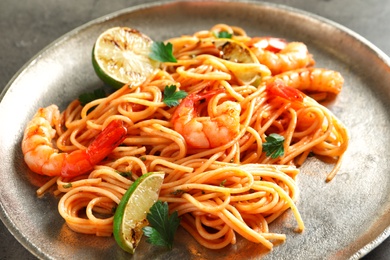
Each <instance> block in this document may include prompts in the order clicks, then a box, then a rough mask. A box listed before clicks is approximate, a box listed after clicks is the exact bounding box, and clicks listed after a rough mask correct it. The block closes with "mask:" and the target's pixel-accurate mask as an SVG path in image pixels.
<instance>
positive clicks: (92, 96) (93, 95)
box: [79, 88, 106, 106]
mask: <svg viewBox="0 0 390 260" xmlns="http://www.w3.org/2000/svg"><path fill="white" fill-rule="evenodd" d="M104 97H106V93H105V92H104V89H103V88H99V89H96V90H94V91H93V92H90V93H83V94H81V95H80V96H79V101H80V104H81V105H82V106H85V105H86V104H87V103H89V102H91V101H94V100H96V99H99V98H104Z"/></svg>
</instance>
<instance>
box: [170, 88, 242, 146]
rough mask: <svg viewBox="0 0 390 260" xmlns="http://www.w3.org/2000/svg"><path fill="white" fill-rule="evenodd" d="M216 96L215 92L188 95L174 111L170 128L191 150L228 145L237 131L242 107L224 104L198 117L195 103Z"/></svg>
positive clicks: (230, 103)
mask: <svg viewBox="0 0 390 260" xmlns="http://www.w3.org/2000/svg"><path fill="white" fill-rule="evenodd" d="M212 95H215V92H214V91H209V92H207V93H204V94H198V93H192V94H190V95H188V96H187V97H186V98H185V99H183V101H182V102H181V103H180V105H179V106H178V107H177V108H176V110H175V112H174V114H173V116H172V119H171V120H172V122H173V128H174V130H175V131H177V132H178V133H180V134H181V135H182V136H183V137H184V139H185V141H186V143H187V145H188V146H189V147H192V148H214V147H218V146H221V145H225V144H227V143H228V142H229V141H231V140H233V139H234V138H235V137H236V136H237V135H238V133H239V131H240V113H241V107H240V105H239V104H238V103H236V102H233V101H224V102H223V103H221V104H219V105H218V106H217V107H216V114H215V115H210V116H209V117H199V116H198V111H197V105H198V103H199V102H200V101H201V100H202V99H205V98H209V97H210V96H212Z"/></svg>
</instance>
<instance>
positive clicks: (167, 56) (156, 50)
mask: <svg viewBox="0 0 390 260" xmlns="http://www.w3.org/2000/svg"><path fill="white" fill-rule="evenodd" d="M149 58H151V59H152V60H156V61H161V62H177V60H176V58H175V57H174V56H173V45H172V43H170V42H168V43H167V44H166V45H165V44H164V43H163V42H153V44H152V47H151V53H150V54H149Z"/></svg>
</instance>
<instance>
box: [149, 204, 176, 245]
mask: <svg viewBox="0 0 390 260" xmlns="http://www.w3.org/2000/svg"><path fill="white" fill-rule="evenodd" d="M146 218H147V220H148V221H149V225H150V226H146V227H143V228H142V230H143V232H144V235H145V236H146V237H147V240H146V241H147V242H148V243H150V244H153V245H158V246H164V247H167V248H168V249H170V250H171V249H172V246H173V238H174V235H175V233H176V230H177V228H178V227H179V225H180V218H179V217H178V215H177V211H175V212H173V213H172V214H171V215H170V216H169V208H168V203H167V202H161V201H157V202H156V203H154V204H153V206H152V207H151V208H150V212H149V213H148V214H147V216H146Z"/></svg>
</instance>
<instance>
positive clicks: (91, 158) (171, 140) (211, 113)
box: [21, 24, 349, 250]
mask: <svg viewBox="0 0 390 260" xmlns="http://www.w3.org/2000/svg"><path fill="white" fill-rule="evenodd" d="M118 30H121V33H120V34H118V35H117V36H115V35H114V36H115V37H117V38H115V37H114V36H113V35H111V38H107V37H106V38H105V39H103V40H104V41H103V40H102V42H104V44H106V45H110V44H111V45H112V46H114V47H107V48H116V49H118V51H123V52H124V51H125V50H124V49H125V48H127V45H128V44H126V40H127V39H126V37H138V38H137V39H141V41H140V43H139V44H140V45H143V47H142V48H144V47H145V46H146V47H145V48H146V50H147V53H146V54H145V53H144V54H140V55H141V58H139V60H137V61H131V62H132V63H133V65H134V64H135V65H136V66H133V67H132V68H131V69H128V68H126V66H125V65H123V67H121V68H118V66H119V65H118V64H119V62H118V61H117V60H116V63H115V64H111V65H109V66H111V74H110V73H109V72H107V71H104V72H101V71H100V72H99V73H100V74H101V75H100V76H102V75H103V76H102V78H104V77H105V78H110V77H111V79H112V78H114V77H113V76H112V75H113V74H115V73H116V72H115V71H116V70H117V71H118V73H119V74H120V71H121V70H123V69H125V70H127V71H128V72H129V73H127V74H128V75H130V80H124V81H123V82H121V81H120V80H119V78H120V77H119V76H118V77H116V78H114V79H115V81H116V83H118V82H119V85H118V84H117V85H115V86H114V87H112V88H111V91H107V90H106V91H105V92H104V90H103V93H102V94H103V95H100V96H97V97H95V98H91V99H89V100H87V101H85V100H82V98H81V96H80V98H77V97H75V99H74V100H73V101H71V102H70V103H69V105H68V106H67V107H66V108H65V109H64V110H63V111H60V109H59V108H58V107H57V105H55V104H52V105H50V106H48V107H44V108H40V109H39V110H38V111H37V113H36V114H35V115H34V116H33V118H32V119H31V121H30V122H29V123H28V124H27V126H26V129H25V132H24V137H23V140H22V144H21V145H22V150H23V154H24V160H25V162H26V164H27V165H28V167H29V168H30V169H31V170H32V171H33V172H35V173H37V174H42V175H47V176H50V177H48V182H47V183H46V184H45V185H43V186H42V187H40V188H39V189H38V191H37V192H38V195H41V194H43V193H45V192H47V191H49V190H50V191H52V192H53V194H54V195H55V196H58V198H59V203H58V211H59V214H60V215H61V216H62V218H63V219H64V221H65V222H66V224H67V225H68V226H69V228H70V229H72V230H73V231H75V232H79V233H85V234H92V235H96V236H111V235H112V234H113V221H114V214H115V209H116V208H117V206H118V204H119V203H120V201H121V199H122V197H123V196H124V194H125V193H126V191H127V190H128V189H129V187H130V186H131V185H132V184H133V183H134V182H135V181H136V180H137V179H138V178H140V177H141V176H142V175H145V174H147V173H149V172H162V173H164V179H163V183H162V185H161V189H160V190H159V193H158V200H159V201H161V202H164V203H165V202H166V203H167V204H168V206H169V212H170V213H173V212H176V213H177V215H178V217H179V218H180V225H181V226H182V228H184V229H185V230H186V231H187V232H188V233H189V234H191V235H192V237H193V238H194V239H195V240H196V241H197V242H198V243H199V244H200V245H202V246H204V247H206V248H210V249H221V248H225V247H227V246H229V245H231V244H235V243H236V240H237V238H238V236H240V237H243V238H244V239H246V240H248V241H249V242H248V243H258V244H260V245H261V246H264V247H265V248H267V249H269V250H271V249H272V248H273V246H274V244H275V243H278V244H280V242H282V241H284V240H285V239H286V236H285V234H278V233H274V232H272V225H271V226H270V224H271V223H272V222H273V221H274V220H275V219H277V218H278V217H279V216H281V215H282V214H283V213H284V212H286V211H291V212H292V213H293V216H294V217H295V219H296V223H297V228H296V230H297V232H302V231H303V230H304V222H303V220H302V218H301V216H300V214H299V210H298V208H297V207H296V205H295V202H296V201H297V199H298V195H299V188H298V185H297V183H296V176H297V175H298V174H299V171H300V170H299V169H300V168H299V167H300V166H301V165H302V164H304V163H305V160H306V159H307V158H308V157H312V156H315V157H318V158H320V159H324V158H325V159H327V161H328V162H329V161H331V163H332V164H333V169H332V170H331V171H330V172H329V173H328V175H327V176H323V178H324V185H326V183H325V181H330V180H332V179H333V178H334V176H335V175H336V174H337V171H338V169H339V168H340V165H341V162H342V157H343V154H344V152H345V151H346V149H347V147H348V138H349V137H348V131H347V129H346V128H345V127H344V125H343V123H342V122H341V121H340V120H339V119H338V118H337V117H336V115H334V114H333V113H332V112H331V111H330V110H329V109H327V108H326V107H325V106H324V105H322V104H323V101H326V100H329V99H331V98H337V94H339V93H340V91H341V90H342V86H343V83H344V80H343V77H342V75H340V73H339V72H337V71H333V70H331V69H330V68H318V67H316V66H315V57H313V55H312V54H310V52H309V50H308V48H307V46H306V45H305V44H304V43H303V42H288V41H286V40H284V39H279V38H273V37H270V36H261V35H257V36H250V35H247V33H246V32H245V30H244V28H240V27H236V26H231V25H226V24H216V25H214V26H213V27H211V28H209V29H207V28H206V29H205V30H202V31H197V32H188V33H189V34H188V35H182V36H178V37H177V38H171V39H167V40H165V41H164V42H160V43H158V44H156V43H157V42H153V41H152V40H151V39H150V38H149V37H148V36H146V35H143V34H142V33H141V32H138V31H137V30H135V29H129V28H119V29H118ZM190 33H193V34H190ZM129 35H130V36H129ZM122 43H123V44H122ZM97 44H98V43H97ZM97 44H96V45H95V47H94V48H95V53H97V52H98V51H100V52H101V53H100V54H101V55H102V56H103V55H107V54H104V53H106V52H105V50H107V48H106V49H105V46H102V45H104V44H100V45H97ZM158 47H159V48H158ZM169 47H171V52H170V53H169ZM91 48H92V46H91ZM137 48H141V47H140V46H136V47H134V49H133V50H132V51H133V52H136V51H137V50H138V49H137ZM164 48H165V51H166V50H168V54H169V55H168V54H167V53H162V51H164ZM158 51H160V52H158ZM107 53H108V52H107ZM142 55H143V56H142ZM112 56H113V55H112ZM167 56H169V57H167ZM114 58H115V57H114ZM114 58H112V59H114ZM130 59H131V58H130ZM106 60H107V62H108V63H110V62H112V60H111V57H110V56H109V55H108V57H106ZM123 63H125V62H123ZM94 66H95V69H96V67H99V66H101V63H99V62H97V61H95V64H94ZM125 74H126V73H125ZM80 87H81V86H80ZM95 94H96V93H95ZM335 181H337V180H335ZM145 225H147V223H146V224H145Z"/></svg>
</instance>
